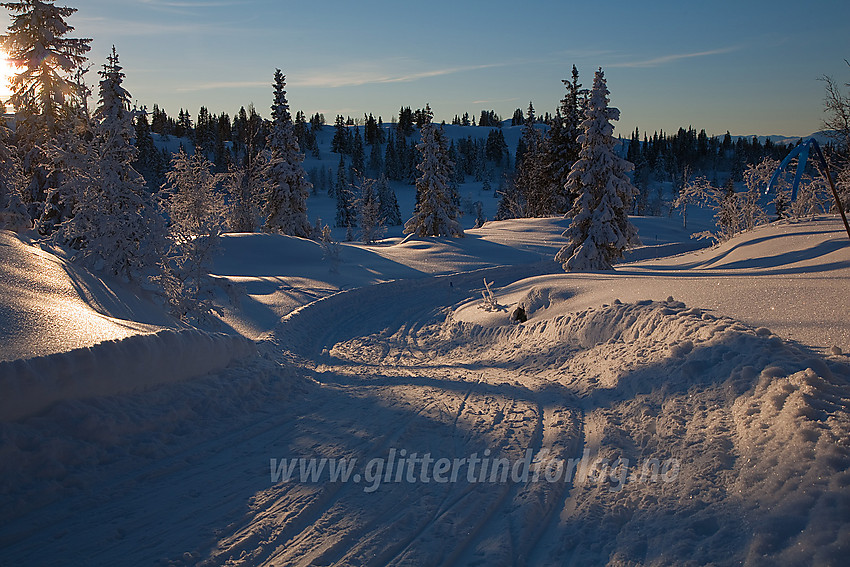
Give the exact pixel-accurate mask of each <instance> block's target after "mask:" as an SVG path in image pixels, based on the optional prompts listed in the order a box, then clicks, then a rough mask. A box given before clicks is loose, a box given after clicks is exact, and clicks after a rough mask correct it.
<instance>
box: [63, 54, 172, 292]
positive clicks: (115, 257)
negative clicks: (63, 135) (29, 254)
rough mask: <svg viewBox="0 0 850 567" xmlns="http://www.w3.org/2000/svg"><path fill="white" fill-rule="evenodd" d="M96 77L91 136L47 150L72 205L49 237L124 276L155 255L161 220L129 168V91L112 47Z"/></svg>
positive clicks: (132, 152)
mask: <svg viewBox="0 0 850 567" xmlns="http://www.w3.org/2000/svg"><path fill="white" fill-rule="evenodd" d="M100 76H101V81H100V88H99V99H98V107H97V109H96V111H95V113H94V116H93V120H92V126H91V131H90V139H89V138H88V136H86V137H80V138H78V139H77V141H76V143H75V144H73V145H71V146H70V147H68V148H67V149H60V148H55V149H54V150H53V152H52V153H53V154H54V156H55V159H56V162H57V165H58V166H59V167H60V168H61V169H62V171H63V172H64V183H63V185H62V186H61V187H60V193H61V194H64V195H69V196H71V197H72V199H73V203H74V205H73V210H72V215H71V216H70V217H69V218H68V219H67V220H64V221H63V222H62V223H61V224H60V225H59V226H58V230H57V231H56V232H55V233H54V234H53V239H54V240H55V241H57V242H59V243H63V244H64V243H67V244H69V245H71V246H72V247H74V248H78V249H79V250H80V252H79V254H78V255H77V257H78V258H80V259H81V260H82V261H83V262H84V263H85V264H87V265H88V266H90V267H92V268H94V269H96V270H99V271H105V272H107V273H110V274H113V275H117V276H121V277H124V278H128V279H130V278H132V277H133V276H135V275H138V274H139V273H140V272H142V271H144V270H145V269H146V268H150V267H152V266H153V265H154V263H155V262H156V260H157V259H158V257H159V256H160V255H161V253H162V250H163V245H164V240H163V219H162V217H161V215H160V214H159V212H158V209H157V206H156V203H155V202H154V200H153V198H152V196H151V195H150V193H149V192H148V191H147V190H146V188H145V180H144V178H143V177H142V175H141V174H140V173H138V172H137V171H136V170H135V169H134V168H133V166H132V164H133V162H134V161H135V160H136V156H137V154H138V150H137V149H136V148H135V147H134V146H133V144H132V142H131V140H132V138H133V136H134V128H133V120H132V114H131V111H130V93H128V92H127V91H126V90H125V89H124V87H123V86H122V83H123V80H124V73H123V72H122V68H121V65H120V64H119V61H118V53H117V52H116V51H115V48H114V47H113V48H112V53H111V54H110V55H109V56H108V58H107V63H106V64H105V65H104V66H103V70H102V71H100Z"/></svg>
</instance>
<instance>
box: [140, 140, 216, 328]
mask: <svg viewBox="0 0 850 567" xmlns="http://www.w3.org/2000/svg"><path fill="white" fill-rule="evenodd" d="M212 166H213V164H212V163H210V162H209V161H208V160H207V159H206V158H205V157H204V156H203V155H201V154H200V153H196V154H194V155H192V156H189V155H187V154H186V152H185V151H183V149H182V148H181V150H180V152H179V153H178V154H177V155H175V156H174V158H173V159H172V160H171V170H170V171H168V172H167V173H166V178H167V180H168V183H167V185H166V187H165V188H163V190H162V192H161V197H162V202H163V207H164V208H165V210H166V212H167V213H168V218H169V222H170V224H169V227H168V235H169V240H170V246H169V249H168V253H167V254H166V255H165V257H164V258H162V260H161V261H160V263H159V268H160V272H159V274H158V275H157V276H155V277H154V281H156V282H157V283H159V284H160V286H161V287H162V290H163V292H164V295H165V299H166V301H167V302H168V305H169V307H170V310H171V314H172V315H174V316H175V317H177V318H179V319H180V320H183V321H186V320H189V319H192V318H197V319H203V318H205V317H207V316H208V315H209V314H210V313H211V312H212V311H213V304H212V296H213V282H212V278H210V275H209V270H210V264H211V262H212V258H213V257H214V255H215V254H216V253H217V252H218V250H219V235H220V234H221V228H222V224H223V223H222V215H223V211H224V201H223V199H222V197H221V195H220V194H219V192H218V190H217V182H218V180H217V178H216V176H215V175H213V173H212Z"/></svg>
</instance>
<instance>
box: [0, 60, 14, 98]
mask: <svg viewBox="0 0 850 567" xmlns="http://www.w3.org/2000/svg"><path fill="white" fill-rule="evenodd" d="M16 72H17V68H16V67H15V65H14V64H13V63H12V62H11V61H9V58H8V57H7V55H6V54H5V53H4V52H2V51H0V101H2V102H3V103H5V102H6V101H7V100H8V99H9V97H10V96H11V95H12V91H11V90H10V88H9V80H10V79H11V78H12V75H14V74H15V73H16Z"/></svg>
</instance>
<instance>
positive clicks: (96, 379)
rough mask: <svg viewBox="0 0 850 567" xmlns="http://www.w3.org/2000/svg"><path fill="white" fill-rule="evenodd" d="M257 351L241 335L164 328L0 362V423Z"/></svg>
mask: <svg viewBox="0 0 850 567" xmlns="http://www.w3.org/2000/svg"><path fill="white" fill-rule="evenodd" d="M255 352H256V347H255V345H254V343H252V342H251V341H249V340H247V339H245V338H243V337H241V336H233V335H225V334H221V333H212V334H211V333H206V332H203V331H199V330H196V329H184V330H179V331H172V330H167V329H166V330H162V331H159V332H157V333H153V334H144V335H133V336H130V337H126V338H123V339H116V340H110V341H104V342H102V343H99V344H96V345H94V346H91V347H82V348H77V349H74V350H71V351H69V352H63V353H56V354H51V355H46V356H38V357H34V358H29V359H19V360H14V361H5V362H0V391H2V392H3V397H2V398H0V421H10V420H16V419H20V418H23V417H27V416H30V415H34V414H36V413H39V412H41V411H43V410H44V409H46V408H47V407H48V406H50V405H51V404H53V403H56V402H58V401H61V400H69V399H80V398H88V397H94V396H105V395H112V394H119V393H125V392H130V391H133V390H138V389H141V388H145V387H148V386H152V385H155V384H162V383H166V382H177V381H181V380H186V379H189V378H193V377H196V376H200V375H203V374H207V373H209V372H213V371H215V370H218V369H221V368H224V367H226V366H227V365H229V364H230V363H231V362H233V361H235V360H237V359H240V358H243V357H246V356H250V355H252V354H254V353H255Z"/></svg>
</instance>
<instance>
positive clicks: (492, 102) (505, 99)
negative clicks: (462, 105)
mask: <svg viewBox="0 0 850 567" xmlns="http://www.w3.org/2000/svg"><path fill="white" fill-rule="evenodd" d="M518 100H519V97H513V98H500V99H484V100H473V101H472V104H498V103H500V102H516V101H518Z"/></svg>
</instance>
